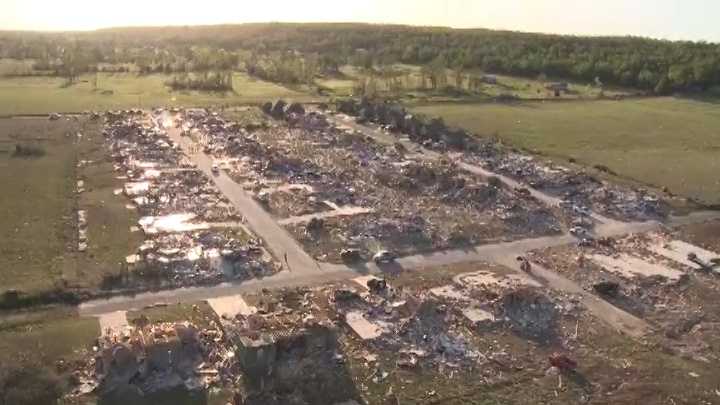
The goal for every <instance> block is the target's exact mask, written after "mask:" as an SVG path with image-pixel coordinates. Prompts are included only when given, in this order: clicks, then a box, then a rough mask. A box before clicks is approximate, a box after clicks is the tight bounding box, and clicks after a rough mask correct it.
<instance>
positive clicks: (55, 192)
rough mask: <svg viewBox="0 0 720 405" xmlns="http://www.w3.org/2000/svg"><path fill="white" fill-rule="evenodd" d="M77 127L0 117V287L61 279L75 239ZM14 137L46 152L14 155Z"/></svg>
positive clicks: (31, 288)
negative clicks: (0, 190)
mask: <svg viewBox="0 0 720 405" xmlns="http://www.w3.org/2000/svg"><path fill="white" fill-rule="evenodd" d="M81 130H82V125H80V124H79V123H77V122H75V121H65V120H64V121H48V120H47V119H42V120H39V119H14V120H11V119H2V120H0V141H2V142H0V150H4V151H5V152H4V153H2V154H0V184H2V187H3V189H2V193H0V212H2V216H3V220H2V222H3V225H2V226H1V227H0V268H1V269H3V271H1V272H0V290H6V289H10V288H16V289H20V290H23V291H26V292H37V291H41V290H47V289H51V288H53V287H54V286H56V285H57V283H58V282H59V281H60V280H61V278H62V273H63V268H64V267H65V266H66V264H67V263H66V260H68V257H67V256H66V255H65V253H66V252H67V250H68V248H69V247H70V246H71V243H72V240H73V222H74V219H73V213H74V209H73V206H74V198H73V190H74V187H75V148H74V145H73V139H74V137H75V134H76V133H77V132H78V131H81ZM17 143H20V144H33V145H38V146H40V147H42V148H44V149H45V151H46V154H45V156H41V157H28V158H21V157H14V156H13V153H12V152H13V149H14V147H15V145H16V144H17Z"/></svg>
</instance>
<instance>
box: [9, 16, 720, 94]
mask: <svg viewBox="0 0 720 405" xmlns="http://www.w3.org/2000/svg"><path fill="white" fill-rule="evenodd" d="M0 58H9V59H16V60H33V61H34V62H33V63H34V64H33V72H32V73H30V74H35V73H39V72H42V73H44V74H57V75H63V76H66V77H68V78H69V80H71V81H72V79H73V77H75V76H77V75H78V74H80V73H83V72H88V71H96V70H102V69H103V66H106V67H105V68H106V69H118V67H117V66H122V65H125V64H132V65H133V66H135V69H137V70H138V73H140V74H142V73H153V72H163V73H173V72H198V71H207V70H212V71H218V72H220V71H227V70H231V69H236V68H242V69H245V70H248V71H249V72H250V73H251V74H255V75H257V76H259V77H262V78H264V79H267V80H273V81H277V82H283V83H305V82H307V81H309V77H310V76H312V75H313V74H315V73H332V72H336V71H337V68H338V66H341V65H345V64H349V65H354V66H358V67H365V68H369V67H373V68H377V67H381V68H382V67H383V66H389V65H393V64H396V63H405V64H411V65H419V66H422V67H424V68H425V69H427V70H433V69H434V70H437V69H439V68H447V69H452V70H453V71H456V72H458V74H461V73H462V72H464V71H471V70H480V71H482V72H485V73H490V74H493V73H495V74H508V75H515V76H524V77H537V76H539V75H543V76H546V77H549V78H554V79H567V80H575V81H583V82H593V83H599V82H600V83H603V84H610V85H619V86H626V87H632V88H636V89H641V90H644V91H648V92H654V93H656V94H666V93H669V92H701V91H705V90H708V89H711V88H713V87H715V86H719V85H720V45H718V44H714V43H704V42H686V41H684V42H678V41H664V40H655V39H647V38H637V37H578V36H561V35H548V34H533V33H521V32H510V31H492V30H484V29H450V28H441V27H410V26H398V25H369V24H349V23H348V24H286V23H282V24H281V23H267V24H239V25H217V26H198V27H149V28H113V29H103V30H98V31H91V32H64V33H37V32H10V31H6V32H0ZM22 74H28V72H27V71H23V73H22Z"/></svg>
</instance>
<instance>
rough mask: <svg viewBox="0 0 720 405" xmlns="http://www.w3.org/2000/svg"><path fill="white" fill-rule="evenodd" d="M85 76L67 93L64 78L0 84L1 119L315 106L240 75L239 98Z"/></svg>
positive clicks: (147, 81) (140, 80)
mask: <svg viewBox="0 0 720 405" xmlns="http://www.w3.org/2000/svg"><path fill="white" fill-rule="evenodd" d="M94 78H95V75H84V76H81V78H80V80H79V82H78V83H77V84H74V85H72V86H70V87H64V86H63V84H64V83H65V79H63V78H58V77H15V78H0V115H12V114H47V113H50V112H82V111H90V110H98V111H104V110H113V109H128V108H143V107H145V108H147V107H151V106H192V107H197V106H210V105H235V104H243V103H259V102H263V101H266V100H269V99H274V98H287V99H293V100H301V101H302V100H310V99H312V97H310V96H308V95H306V94H302V93H298V92H296V91H293V90H289V89H287V88H285V87H282V86H279V85H276V84H272V83H268V82H264V81H261V80H256V79H252V78H249V77H248V76H246V75H244V74H241V73H236V74H235V75H234V77H233V87H234V89H235V92H234V93H231V94H230V93H229V94H216V93H199V92H171V91H170V90H169V89H168V88H166V87H165V85H164V82H165V81H166V80H167V79H168V76H164V75H147V76H136V75H134V74H109V73H99V74H98V80H97V88H95V87H94V85H93V84H92V83H91V82H92V81H94Z"/></svg>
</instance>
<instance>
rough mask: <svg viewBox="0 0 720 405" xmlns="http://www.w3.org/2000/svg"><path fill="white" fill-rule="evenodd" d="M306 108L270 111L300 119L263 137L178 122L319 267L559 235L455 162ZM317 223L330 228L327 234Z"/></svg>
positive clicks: (542, 211) (537, 207)
mask: <svg viewBox="0 0 720 405" xmlns="http://www.w3.org/2000/svg"><path fill="white" fill-rule="evenodd" d="M300 107H301V106H292V105H291V106H290V107H287V104H286V103H284V102H281V101H279V102H277V103H275V104H272V103H268V104H266V105H265V106H264V111H266V112H267V111H269V114H270V115H272V116H273V117H275V118H276V119H278V120H282V121H287V120H288V118H289V116H290V115H292V116H293V117H295V118H297V117H299V116H302V117H303V118H301V119H295V118H293V119H292V120H293V122H292V123H288V124H283V123H279V124H277V125H273V126H270V127H267V128H248V127H243V126H239V125H237V124H236V123H233V122H229V121H225V120H223V119H222V118H221V117H220V116H213V115H211V114H205V115H202V114H194V115H192V116H188V115H185V116H183V117H181V118H180V121H181V122H182V126H183V128H185V129H186V130H188V131H196V133H197V138H198V139H199V140H200V145H199V147H201V148H202V149H203V150H204V151H205V152H206V153H208V154H210V155H211V156H213V158H214V159H215V161H222V162H225V163H226V164H225V165H224V170H225V171H226V172H227V173H228V175H229V176H230V177H231V178H232V179H233V180H235V181H236V182H237V183H239V184H242V185H244V186H245V188H246V189H247V190H248V192H250V193H253V194H254V195H255V198H256V199H257V200H258V201H260V202H261V203H262V204H263V206H264V207H265V209H266V210H268V212H270V213H271V214H273V215H275V216H277V217H278V222H279V223H280V224H281V225H283V226H285V227H286V228H288V230H289V231H290V232H291V233H292V234H293V235H294V236H295V237H296V238H297V239H298V240H299V241H300V242H301V243H302V244H303V245H304V247H305V248H306V250H307V251H309V253H311V255H312V256H314V257H316V258H317V259H319V260H323V261H334V262H340V261H342V258H341V257H340V252H341V251H342V250H343V249H357V250H359V251H360V252H361V256H362V257H363V259H364V260H367V261H369V260H370V259H372V256H373V255H375V254H376V253H377V252H378V251H380V250H388V251H393V252H396V253H397V254H399V255H406V254H412V253H416V252H418V251H426V250H437V249H446V248H450V247H456V246H468V245H474V244H479V243H483V242H484V241H486V240H493V239H497V238H503V237H505V238H507V237H508V236H507V235H518V236H519V235H523V236H527V235H529V234H530V235H544V234H552V233H557V232H559V231H560V228H561V227H560V224H559V222H558V220H557V218H556V217H555V215H554V214H553V213H552V212H551V211H549V210H547V209H546V208H545V207H544V206H543V205H542V204H541V203H539V202H538V201H535V200H534V199H533V198H523V199H522V200H518V199H517V198H516V196H515V195H514V193H512V192H511V191H509V190H503V189H501V188H498V187H497V186H493V185H492V184H487V183H484V182H483V181H482V180H481V179H479V178H478V177H477V176H474V175H468V174H466V173H463V172H462V171H461V170H459V169H458V168H457V167H456V166H455V165H454V164H453V163H451V162H450V161H449V160H441V161H437V162H433V161H427V160H424V159H422V157H417V156H408V155H405V154H404V153H402V152H398V150H397V148H395V147H394V146H393V145H384V144H379V143H377V142H375V141H374V140H373V139H370V138H368V137H365V136H363V135H361V134H357V133H355V132H354V131H352V130H348V129H343V128H340V127H337V126H333V125H326V124H327V120H326V119H325V115H324V114H326V113H323V112H320V111H318V110H314V109H305V108H303V109H304V110H305V113H304V114H300V113H301V112H302V109H301V108H300ZM290 110H292V111H291V112H290V113H288V111H290ZM281 111H282V114H281ZM288 114H289V115H288ZM392 114H395V115H397V113H392ZM310 120H311V121H313V122H315V123H317V122H320V121H322V122H324V123H325V124H323V125H315V124H314V123H312V122H310ZM315 218H317V219H323V220H324V221H323V222H324V223H323V227H322V229H320V228H318V225H319V222H317V221H316V220H315ZM311 221H312V223H310V224H309V222H311ZM510 237H512V236H510Z"/></svg>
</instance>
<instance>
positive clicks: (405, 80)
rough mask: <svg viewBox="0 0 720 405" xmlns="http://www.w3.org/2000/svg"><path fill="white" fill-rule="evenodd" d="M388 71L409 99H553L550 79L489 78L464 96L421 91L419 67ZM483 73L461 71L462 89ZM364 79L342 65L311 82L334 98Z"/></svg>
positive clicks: (451, 78) (578, 87)
mask: <svg viewBox="0 0 720 405" xmlns="http://www.w3.org/2000/svg"><path fill="white" fill-rule="evenodd" d="M392 69H393V70H394V71H395V72H396V73H402V74H403V75H404V76H402V79H401V82H402V84H403V92H405V93H406V94H404V96H406V97H408V96H411V97H413V98H420V99H430V100H442V101H444V100H454V101H460V100H466V101H467V100H471V99H472V100H487V99H490V98H495V97H499V96H513V97H516V98H519V99H524V100H525V99H554V98H555V96H554V94H553V92H552V91H550V90H547V89H546V88H545V87H546V85H547V84H549V83H552V82H553V81H554V80H552V79H545V80H537V79H531V78H522V77H514V76H506V75H491V76H493V77H495V79H496V80H497V82H496V83H495V84H490V83H484V84H483V85H482V88H481V89H479V90H478V91H477V92H472V93H466V94H450V93H448V92H444V91H441V90H438V91H430V90H423V84H422V74H421V68H420V67H419V66H413V65H405V64H396V65H393V67H392ZM446 76H447V78H446V83H447V85H451V86H455V85H456V77H455V73H454V72H453V71H452V70H447V75H446ZM482 76H485V73H484V72H482V71H479V70H468V71H464V72H463V82H462V85H463V88H464V89H465V90H467V87H468V85H469V83H468V82H469V80H470V78H471V77H475V78H480V77H482ZM365 77H367V73H365V72H364V71H362V70H361V69H358V68H356V67H352V66H343V67H342V68H341V76H340V77H325V78H320V79H317V80H316V81H315V83H316V84H317V85H318V86H319V87H321V88H323V89H325V90H326V91H328V92H330V93H331V94H333V95H334V96H338V97H345V96H349V95H351V94H352V92H353V88H354V87H355V86H356V85H357V84H358V82H359V80H360V79H362V78H365ZM375 80H376V85H377V88H378V90H379V91H380V92H381V93H383V94H384V93H387V92H389V91H390V88H389V86H388V81H387V80H385V79H383V78H381V77H380V76H379V75H378V76H376V77H375ZM568 84H569V92H567V93H563V94H562V96H561V98H562V99H565V100H569V99H597V98H598V97H599V96H600V93H601V89H600V88H599V87H596V86H594V85H592V84H591V83H578V82H569V83H568ZM603 93H604V95H605V97H615V96H623V95H627V94H629V92H628V91H627V90H624V89H619V88H608V87H606V88H605V89H604V91H603Z"/></svg>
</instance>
